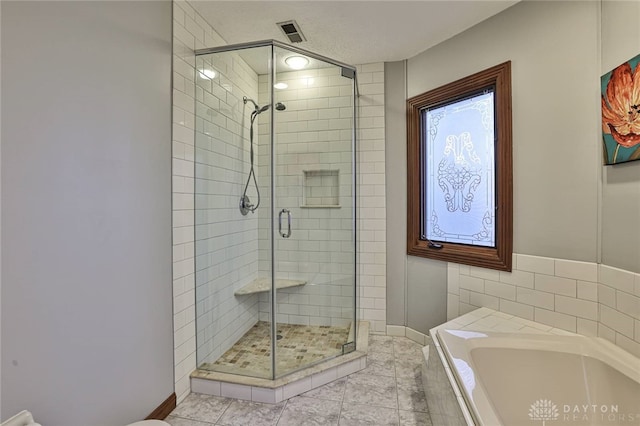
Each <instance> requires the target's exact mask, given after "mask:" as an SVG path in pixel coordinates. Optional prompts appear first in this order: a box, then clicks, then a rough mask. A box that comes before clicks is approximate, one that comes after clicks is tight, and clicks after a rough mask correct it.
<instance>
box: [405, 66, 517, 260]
mask: <svg viewBox="0 0 640 426" xmlns="http://www.w3.org/2000/svg"><path fill="white" fill-rule="evenodd" d="M489 86H493V87H494V88H495V94H494V102H495V104H494V105H495V117H494V118H495V131H496V134H495V136H496V143H495V173H496V176H495V186H496V187H495V194H496V216H495V217H496V219H495V232H496V237H495V247H483V246H475V245H468V244H460V243H452V242H444V241H437V244H432V243H431V242H430V241H428V240H425V239H421V221H422V212H421V209H422V195H421V194H422V184H423V182H422V176H423V171H422V168H421V158H422V155H424V154H423V152H422V146H423V141H422V138H421V135H422V134H423V132H422V131H421V111H422V110H424V109H425V108H428V107H432V106H436V105H439V104H444V103H450V102H452V101H455V100H457V99H462V98H465V97H466V96H468V95H469V94H471V93H474V92H478V91H479V90H482V89H483V88H486V87H489ZM511 138H512V127H511V62H510V61H508V62H505V63H502V64H500V65H496V66H494V67H492V68H489V69H486V70H484V71H480V72H478V73H476V74H473V75H470V76H468V77H465V78H462V79H460V80H457V81H454V82H452V83H449V84H446V85H444V86H442V87H439V88H437V89H433V90H430V91H428V92H425V93H423V94H421V95H418V96H415V97H412V98H410V99H409V100H407V254H409V255H412V256H421V257H427V258H431V259H437V260H443V261H447V262H454V263H461V264H466V265H472V266H479V267H483V268H490V269H497V270H501V271H511V257H512V250H513V165H512V148H511V146H512V143H511Z"/></svg>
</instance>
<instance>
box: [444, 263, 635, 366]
mask: <svg viewBox="0 0 640 426" xmlns="http://www.w3.org/2000/svg"><path fill="white" fill-rule="evenodd" d="M447 272H448V274H447V288H448V289H447V293H448V294H447V296H448V297H447V319H448V320H451V319H453V318H456V317H458V316H459V315H463V314H465V313H467V312H470V311H472V310H474V309H477V308H478V307H488V308H491V309H495V310H497V311H500V312H505V313H507V314H511V315H515V316H518V317H521V318H525V319H528V320H533V321H536V322H538V323H542V324H547V325H550V326H552V327H556V328H560V329H563V330H567V331H571V332H574V333H580V334H584V335H587V336H598V337H603V338H605V339H607V340H609V341H611V342H613V343H615V344H616V345H618V346H620V347H621V348H623V349H625V350H627V351H629V352H631V353H632V354H634V355H636V356H640V274H635V273H632V272H628V271H623V270H620V269H616V268H612V267H610V266H606V265H601V264H596V263H590V262H577V261H571V260H565V259H554V258H548V257H537V256H529V255H522V254H514V255H513V270H512V272H501V271H495V270H489V269H482V268H476V267H473V266H466V265H458V264H454V263H449V265H448V271H447Z"/></svg>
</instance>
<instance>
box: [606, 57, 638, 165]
mask: <svg viewBox="0 0 640 426" xmlns="http://www.w3.org/2000/svg"><path fill="white" fill-rule="evenodd" d="M603 78H604V77H603ZM601 104H602V132H603V133H604V134H605V135H611V137H612V138H613V141H614V142H615V144H617V145H616V146H615V148H614V150H613V152H612V153H611V154H612V156H611V157H612V158H611V159H610V160H609V161H607V163H609V164H612V163H616V162H619V161H620V160H621V159H620V158H617V157H618V153H619V151H620V148H621V147H622V148H632V147H635V146H636V145H640V66H637V65H636V67H635V70H634V69H632V68H631V63H630V62H625V63H624V64H622V65H620V66H618V67H617V68H615V69H614V70H613V71H611V73H610V77H609V81H608V83H607V85H606V90H604V86H603V93H602V98H601ZM605 139H606V138H605ZM629 159H634V158H629ZM611 160H612V161H611ZM626 161H628V160H626Z"/></svg>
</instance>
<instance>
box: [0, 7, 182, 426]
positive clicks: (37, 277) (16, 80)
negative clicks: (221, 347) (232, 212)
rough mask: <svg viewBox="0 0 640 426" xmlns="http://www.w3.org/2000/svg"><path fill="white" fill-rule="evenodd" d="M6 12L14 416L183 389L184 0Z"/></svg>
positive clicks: (10, 398)
mask: <svg viewBox="0 0 640 426" xmlns="http://www.w3.org/2000/svg"><path fill="white" fill-rule="evenodd" d="M1 8H2V14H1V17H2V21H1V26H0V28H1V31H2V46H1V47H2V76H1V77H2V124H3V126H2V133H1V136H2V164H1V171H2V178H1V182H2V192H1V194H2V200H1V202H2V206H3V211H2V225H1V226H2V231H3V234H2V244H1V250H2V298H1V302H2V309H1V313H2V318H1V319H2V322H1V323H2V327H1V341H2V383H1V388H2V419H5V418H7V417H9V416H11V415H12V414H14V413H15V412H17V411H19V410H21V409H24V408H26V409H30V410H31V411H32V412H33V413H34V415H35V417H36V418H37V421H38V422H40V423H42V424H43V425H47V426H56V425H61V426H74V425H92V426H98V425H110V426H113V425H118V424H126V423H128V422H132V421H134V420H139V419H142V418H144V417H145V416H146V415H148V414H149V413H150V412H151V411H152V410H153V409H154V408H156V407H157V406H158V405H159V404H160V403H161V402H162V401H163V400H165V399H166V398H167V397H168V396H169V395H170V394H171V393H172V392H173V373H172V372H173V344H172V305H171V300H172V298H171V231H170V230H171V216H170V214H171V213H170V212H171V195H170V194H171V191H170V188H171V177H170V176H171V163H170V158H171V142H170V141H171V130H170V123H171V109H170V108H171V107H170V105H171V88H170V84H171V3H170V2H6V1H3V2H2V3H1Z"/></svg>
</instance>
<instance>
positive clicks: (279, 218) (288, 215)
mask: <svg viewBox="0 0 640 426" xmlns="http://www.w3.org/2000/svg"><path fill="white" fill-rule="evenodd" d="M283 213H286V214H287V228H288V229H287V233H286V234H285V233H284V232H282V214H283ZM278 232H279V233H280V236H281V237H282V238H289V237H290V236H291V210H287V209H282V210H280V213H279V214H278Z"/></svg>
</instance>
